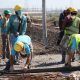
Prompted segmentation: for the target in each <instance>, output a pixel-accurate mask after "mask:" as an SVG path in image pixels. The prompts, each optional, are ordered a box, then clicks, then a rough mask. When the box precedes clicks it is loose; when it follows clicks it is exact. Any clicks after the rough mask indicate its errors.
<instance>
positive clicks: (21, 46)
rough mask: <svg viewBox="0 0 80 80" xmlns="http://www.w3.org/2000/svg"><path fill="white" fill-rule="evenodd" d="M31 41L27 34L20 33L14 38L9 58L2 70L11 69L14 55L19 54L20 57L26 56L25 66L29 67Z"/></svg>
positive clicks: (31, 49)
mask: <svg viewBox="0 0 80 80" xmlns="http://www.w3.org/2000/svg"><path fill="white" fill-rule="evenodd" d="M32 52H33V48H32V42H31V38H30V37H29V36H27V35H20V36H18V37H17V38H16V41H15V43H14V46H13V48H12V50H11V55H10V60H9V61H8V62H7V64H6V68H5V69H4V70H13V69H14V67H13V64H14V63H15V55H16V54H20V55H21V57H22V58H25V57H26V58H27V59H26V63H25V66H24V67H25V68H29V67H30V62H31V59H32Z"/></svg>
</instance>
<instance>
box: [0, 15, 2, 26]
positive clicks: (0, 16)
mask: <svg viewBox="0 0 80 80" xmlns="http://www.w3.org/2000/svg"><path fill="white" fill-rule="evenodd" d="M1 23H2V15H1V14H0V27H1Z"/></svg>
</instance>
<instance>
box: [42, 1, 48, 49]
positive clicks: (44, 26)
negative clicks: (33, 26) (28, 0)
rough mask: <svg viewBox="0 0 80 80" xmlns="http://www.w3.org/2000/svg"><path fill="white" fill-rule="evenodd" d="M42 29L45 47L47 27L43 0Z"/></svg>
mask: <svg viewBox="0 0 80 80" xmlns="http://www.w3.org/2000/svg"><path fill="white" fill-rule="evenodd" d="M42 27H43V43H44V45H45V48H46V47H47V26H46V8H45V0H42Z"/></svg>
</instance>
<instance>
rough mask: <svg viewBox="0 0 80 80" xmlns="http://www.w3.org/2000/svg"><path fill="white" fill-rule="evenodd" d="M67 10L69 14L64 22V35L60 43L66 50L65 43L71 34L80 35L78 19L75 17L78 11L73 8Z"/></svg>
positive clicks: (79, 21) (79, 19)
mask: <svg viewBox="0 0 80 80" xmlns="http://www.w3.org/2000/svg"><path fill="white" fill-rule="evenodd" d="M69 10H70V14H69V15H67V17H66V18H65V20H64V26H65V29H64V30H65V33H64V34H65V35H64V37H63V39H62V41H61V42H62V44H63V46H64V48H66V44H67V41H68V40H69V37H70V36H71V35H72V34H78V33H80V18H79V17H77V12H78V11H77V9H75V8H69ZM64 58H65V57H64Z"/></svg>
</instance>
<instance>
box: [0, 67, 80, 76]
mask: <svg viewBox="0 0 80 80" xmlns="http://www.w3.org/2000/svg"><path fill="white" fill-rule="evenodd" d="M72 71H80V66H77V67H69V68H67V67H58V68H42V69H26V70H14V71H0V75H4V74H22V73H43V72H65V73H66V72H72Z"/></svg>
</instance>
